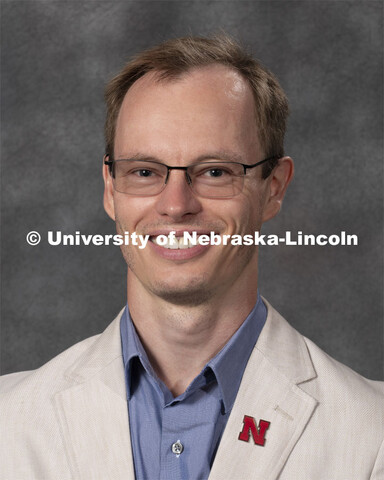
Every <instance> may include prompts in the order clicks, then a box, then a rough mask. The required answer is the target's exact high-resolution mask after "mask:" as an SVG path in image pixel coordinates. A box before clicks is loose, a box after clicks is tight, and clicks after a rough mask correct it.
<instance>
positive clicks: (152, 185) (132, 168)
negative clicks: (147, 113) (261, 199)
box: [104, 156, 279, 198]
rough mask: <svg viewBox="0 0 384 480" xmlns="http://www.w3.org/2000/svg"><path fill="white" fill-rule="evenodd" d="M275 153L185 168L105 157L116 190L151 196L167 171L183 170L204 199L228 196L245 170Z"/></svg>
mask: <svg viewBox="0 0 384 480" xmlns="http://www.w3.org/2000/svg"><path fill="white" fill-rule="evenodd" d="M278 158H279V157H278V156H273V157H268V158H265V159H264V160H261V161H260V162H257V163H255V164H253V165H245V164H243V163H238V162H226V161H207V162H199V163H193V164H191V165H188V166H187V167H170V166H169V165H165V164H164V163H160V162H155V161H152V160H135V159H121V160H120V159H119V160H105V161H104V163H105V165H108V166H109V169H110V173H111V175H112V178H113V186H114V189H115V190H116V191H118V192H120V193H126V194H127V195H137V196H143V197H144V196H151V195H158V194H159V193H161V192H162V191H163V190H164V188H165V187H166V185H167V182H168V179H169V174H170V171H171V170H183V171H184V172H185V179H186V181H187V184H188V185H189V187H190V188H191V190H192V191H193V192H194V193H195V194H196V195H198V196H200V197H204V198H230V197H234V196H236V195H239V193H241V192H242V190H243V187H244V177H245V175H246V174H247V170H249V169H251V168H255V167H258V166H259V165H262V164H263V163H266V162H268V161H269V160H276V159H278Z"/></svg>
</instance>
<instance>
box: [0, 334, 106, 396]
mask: <svg viewBox="0 0 384 480" xmlns="http://www.w3.org/2000/svg"><path fill="white" fill-rule="evenodd" d="M98 337H99V335H95V336H93V337H90V338H87V339H85V340H82V341H81V342H79V343H77V344H75V345H73V346H71V347H70V348H68V349H67V350H65V351H64V352H62V353H60V354H59V355H57V356H56V357H54V358H53V359H51V360H50V361H49V362H47V363H46V364H44V365H42V366H41V367H40V368H38V369H36V370H30V371H25V372H16V373H10V374H8V375H3V376H1V377H0V399H6V398H8V397H9V398H12V397H13V396H14V394H16V395H17V396H20V395H21V394H22V392H23V391H26V390H31V389H37V388H38V389H39V391H40V392H43V391H54V390H56V389H59V388H60V386H61V385H62V386H63V387H64V386H65V371H66V369H67V368H68V367H69V366H70V365H72V364H73V363H74V362H76V361H77V360H78V359H79V358H80V357H81V356H82V355H83V353H84V352H86V351H87V350H88V349H89V348H90V346H91V345H92V344H93V343H94V342H95V341H96V340H97V338H98Z"/></svg>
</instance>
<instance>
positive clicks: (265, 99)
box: [105, 34, 289, 178]
mask: <svg viewBox="0 0 384 480" xmlns="http://www.w3.org/2000/svg"><path fill="white" fill-rule="evenodd" d="M215 63H218V64H222V65H225V66H228V67H229V68H232V69H234V70H236V71H237V72H239V73H240V74H241V75H242V76H243V78H245V79H246V80H247V81H248V83H249V85H250V87H251V89H252V93H253V97H254V101H255V114H256V122H257V126H258V128H259V140H260V143H261V147H262V148H263V150H264V154H265V156H266V157H277V158H279V157H282V156H283V155H284V134H285V129H286V121H287V117H288V113H289V110H288V101H287V97H286V95H285V93H284V91H283V89H282V88H281V86H280V85H279V83H278V81H277V79H276V78H275V76H274V75H273V74H272V73H271V72H270V71H269V70H268V69H266V68H265V67H264V66H262V65H261V64H260V63H259V62H258V61H257V60H255V59H254V58H253V57H252V56H251V55H250V54H248V53H247V52H246V51H245V50H244V49H243V48H242V47H241V46H240V45H239V44H238V43H237V42H236V41H234V40H233V39H232V38H231V37H229V36H228V35H223V34H221V35H215V36H213V37H184V38H176V39H172V40H168V41H167V42H165V43H162V44H161V45H158V46H155V47H153V48H150V49H148V50H145V51H144V52H142V53H139V54H138V55H137V56H135V57H134V58H133V59H132V60H131V61H130V62H129V63H128V64H127V65H126V66H125V67H124V68H123V70H122V71H121V72H120V73H119V74H118V75H117V76H116V77H114V78H113V79H112V80H111V81H110V82H109V83H108V85H107V87H106V91H105V101H106V104H107V117H106V122H105V140H106V154H108V155H111V156H113V152H114V140H115V132H116V122H117V117H118V114H119V111H120V107H121V104H122V103H123V100H124V97H125V95H126V93H127V91H128V90H129V88H130V87H131V86H132V84H133V83H134V82H135V81H136V80H138V79H139V78H140V77H142V76H143V75H145V74H146V73H148V72H151V71H155V72H158V73H159V79H160V80H161V79H163V80H164V79H174V78H177V77H180V76H181V75H182V74H184V73H187V72H188V71H190V70H191V69H192V68H198V67H204V66H207V65H211V64H215ZM277 158H276V160H270V161H269V162H267V163H266V164H265V165H264V166H263V177H264V178H266V177H267V176H268V175H269V174H270V173H271V171H272V170H273V168H274V167H275V165H276V163H277Z"/></svg>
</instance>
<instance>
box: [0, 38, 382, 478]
mask: <svg viewBox="0 0 384 480" xmlns="http://www.w3.org/2000/svg"><path fill="white" fill-rule="evenodd" d="M106 100H107V122H106V143H107V149H106V155H105V158H104V167H103V175H104V182H105V191H104V206H105V210H106V212H107V213H108V215H109V216H110V217H111V218H112V219H113V220H114V221H115V222H116V228H117V231H118V233H120V234H123V233H124V232H136V233H137V234H139V235H148V236H149V242H148V245H147V247H146V248H143V249H140V248H138V247H137V246H134V245H124V246H123V247H122V252H123V256H124V258H125V260H126V262H127V265H128V274H127V285H128V286H127V295H128V302H127V307H126V308H125V309H124V310H123V311H122V312H121V313H120V314H119V316H118V317H117V318H116V319H115V320H114V322H112V324H111V325H110V326H109V327H108V328H107V330H106V331H105V332H104V333H103V334H102V335H101V336H97V337H93V338H90V339H87V340H85V341H83V342H81V343H79V344H77V345H75V346H74V347H72V348H70V349H69V350H67V351H65V352H64V353H62V354H61V355H59V356H58V357H56V358H55V359H53V360H52V361H51V362H49V363H48V364H46V365H44V366H43V367H41V368H40V369H38V370H36V371H34V372H26V373H21V374H16V375H10V376H8V377H5V378H4V380H3V384H2V391H3V394H2V403H1V405H2V407H1V408H2V421H3V427H2V435H1V438H2V476H1V478H4V479H24V478H28V479H39V480H42V479H87V480H88V479H113V478H114V479H134V478H137V479H167V480H168V479H206V478H209V479H210V480H223V479H230V480H233V479H239V480H246V479H263V480H266V479H277V478H279V479H280V480H288V479H294V480H304V479H305V480H308V479H327V480H330V479H332V480H336V479H339V480H347V479H348V480H350V479H357V478H358V479H379V478H383V475H384V460H383V448H384V447H383V446H382V445H383V443H382V442H383V438H384V427H383V425H384V418H383V417H384V408H383V407H384V403H383V400H384V395H383V386H382V384H380V383H379V382H373V381H369V380H366V379H364V378H362V377H360V376H359V375H358V374H356V373H354V372H353V371H351V370H350V369H348V368H347V367H345V366H343V365H341V364H339V363H338V362H336V361H335V360H333V359H331V358H330V357H328V356H327V355H326V354H325V353H323V352H322V351H321V350H320V349H319V348H317V347H316V346H315V345H314V344H313V343H312V342H311V341H310V340H308V339H305V338H304V337H302V336H301V335H300V334H299V333H298V332H296V331H295V330H294V329H293V328H292V327H290V326H289V325H288V324H287V323H286V321H285V320H284V319H283V318H282V317H281V316H280V315H279V314H278V313H277V312H276V311H275V310H274V309H273V308H272V306H271V305H269V304H268V302H267V301H266V300H264V299H262V298H261V297H260V296H259V295H258V290H257V273H258V268H257V246H255V245H252V246H246V245H233V244H228V245H223V244H220V245H211V244H208V245H204V244H203V245H202V244H196V245H194V244H193V242H189V241H188V236H187V237H186V238H185V233H187V234H190V235H192V234H193V232H197V235H198V237H200V236H203V235H206V234H208V235H209V234H210V233H211V232H213V233H214V234H215V235H217V236H218V237H220V238H224V236H225V235H228V236H233V235H240V236H241V237H242V238H244V236H245V235H249V234H250V235H254V234H255V232H259V231H260V229H261V225H262V223H263V222H265V221H267V220H269V219H270V218H272V217H274V216H275V215H276V214H277V213H278V212H279V210H280V207H281V203H282V201H283V198H284V194H285V191H286V189H287V186H288V184H289V182H290V180H291V178H292V175H293V162H292V160H291V159H290V158H289V157H287V156H285V155H284V151H283V138H284V132H285V122H286V118H287V114H288V107H287V101H286V98H285V95H284V92H283V91H282V89H281V87H280V86H279V84H278V83H277V81H276V79H275V78H274V77H273V75H272V74H271V73H270V72H269V71H267V70H266V69H265V68H263V67H262V66H261V65H259V64H258V63H257V62H256V61H255V60H253V59H252V58H251V57H249V56H248V55H247V54H246V53H244V52H243V51H242V50H241V49H240V47H239V46H238V45H236V44H235V43H234V42H233V41H232V40H231V39H229V38H227V37H220V38H210V39H205V38H185V39H176V40H171V41H169V42H167V43H165V44H163V45H160V46H158V47H155V48H153V49H151V50H149V51H146V52H143V53H141V54H140V55H139V56H137V57H136V58H135V59H134V60H133V61H131V62H130V63H129V64H128V65H127V66H126V67H125V68H124V70H123V71H122V72H121V73H120V74H119V75H118V76H117V77H116V78H115V79H114V80H112V82H111V83H110V84H109V86H108V88H107V93H106ZM172 232H173V233H172ZM162 235H163V236H165V243H164V242H163V241H162V237H161V236H162ZM228 238H229V237H228ZM5 452H7V453H5Z"/></svg>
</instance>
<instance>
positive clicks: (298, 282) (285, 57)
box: [1, 1, 383, 379]
mask: <svg viewBox="0 0 384 480" xmlns="http://www.w3.org/2000/svg"><path fill="white" fill-rule="evenodd" d="M1 6H2V105H1V106H2V109H1V110H2V140H3V144H2V219H1V226H2V312H1V313H2V371H3V373H6V372H12V371H16V370H25V369H32V368H36V367H38V366H39V365H41V364H42V363H44V362H46V361H47V360H48V359H50V358H51V357H52V356H54V355H56V354H58V353H59V352H61V351H62V350H64V349H65V348H67V347H68V346H70V345H72V344H73V343H75V342H77V341H79V340H81V339H83V338H85V337H87V336H90V335H93V334H96V333H98V332H100V331H102V330H103V329H104V328H105V327H106V326H107V324H108V323H109V322H110V321H111V320H112V319H113V317H114V315H115V314H116V313H117V312H118V311H119V310H120V308H121V307H122V306H123V305H124V302H125V274H126V272H125V264H124V262H123V260H122V258H121V255H120V251H119V249H118V247H53V246H49V245H48V244H47V241H46V235H47V231H48V230H62V231H64V232H65V233H73V232H75V231H81V232H82V233H87V234H90V233H112V232H114V225H113V223H112V222H111V221H110V220H109V219H108V218H107V216H106V214H105V213H104V211H103V207H102V190H103V185H102V180H101V164H102V155H103V121H104V106H103V100H102V97H103V88H104V85H105V82H106V81H107V80H108V79H109V78H110V77H111V76H112V74H114V73H116V72H117V71H118V70H119V68H120V67H121V66H122V64H123V63H124V61H125V60H126V59H128V58H129V57H130V56H131V55H132V54H134V53H135V52H137V51H138V50H140V49H143V48H145V47H148V46H150V45H153V44H155V43H157V42H160V41H162V40H165V39H167V38H169V37H175V36H180V35H185V34H190V33H192V34H208V33H211V32H213V31H217V30H219V29H224V30H226V31H227V32H229V33H230V34H233V35H235V36H236V37H238V38H239V39H240V40H242V42H243V43H244V44H245V45H247V46H248V47H249V48H250V49H251V51H253V52H254V54H255V55H256V56H257V57H258V58H259V59H261V61H262V62H263V63H264V64H266V65H267V66H268V67H270V68H271V69H272V71H274V72H275V73H276V74H277V76H278V77H279V79H280V81H281V83H282V85H283V87H284V88H285V90H286V91H287V94H288V96H289V99H290V103H291V110H292V114H291V118H290V123H289V130H288V135H287V152H288V153H289V154H290V155H291V156H292V157H293V158H294V160H295V162H296V177H295V180H294V182H293V184H292V185H291V187H290V191H289V192H288V195H287V198H286V201H285V204H284V207H283V210H282V212H281V213H280V215H279V216H278V217H277V218H276V219H274V220H272V221H271V222H270V223H269V224H267V225H266V228H265V232H266V233H282V232H283V231H285V230H292V231H293V232H297V231H298V230H301V231H303V232H305V233H338V232H340V231H341V230H345V231H347V232H348V233H355V234H357V235H358V236H359V245H358V246H357V247H285V248H283V247H262V248H261V252H260V253H261V264H260V268H261V274H260V290H261V293H262V294H263V295H264V296H266V297H267V298H268V299H269V300H270V301H271V302H272V304H273V305H274V306H275V307H276V308H277V309H278V310H279V311H280V312H281V313H282V314H283V315H284V316H285V317H286V318H287V319H288V320H289V321H290V322H291V323H292V324H293V325H294V326H295V327H296V328H297V329H299V330H300V331H301V332H302V333H304V334H305V335H306V336H308V337H310V338H312V339H313V340H314V341H315V342H316V343H317V344H319V345H320V347H322V348H323V349H324V350H326V351H327V352H328V353H329V354H330V355H332V356H333V357H335V358H337V359H338V360H340V361H342V362H344V363H346V364H348V365H350V366H351V367H352V368H353V369H355V370H357V371H358V372H360V373H362V374H364V375H365V376H368V377H370V378H375V379H379V378H382V373H383V371H382V367H383V262H382V260H383V258H382V257H383V190H382V186H383V163H382V162H383V161H382V154H383V151H382V139H383V137H382V129H383V124H382V118H383V117H382V113H383V111H382V110H383V107H382V105H383V104H382V87H383V78H382V71H383V65H382V54H383V44H382V18H383V17H382V13H383V12H382V2H381V1H380V2H376V1H369V2H366V1H362V2H359V1H352V2H347V1H333V2H332V1H331V2H322V1H250V2H248V1H237V2H223V1H205V2H199V1H197V2H191V1H190V2H183V1H178V2H176V1H164V2H163V1H154V2H148V1H124V2H119V1H113V2H112V1H76V2H75V1H73V2H67V1H61V2H57V1H56V2H53V1H2V3H1ZM30 230H37V231H39V232H40V233H41V234H42V236H43V241H42V243H41V244H40V245H39V246H35V247H32V246H29V245H28V244H27V243H26V240H25V237H26V234H27V233H28V232H29V231H30Z"/></svg>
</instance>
